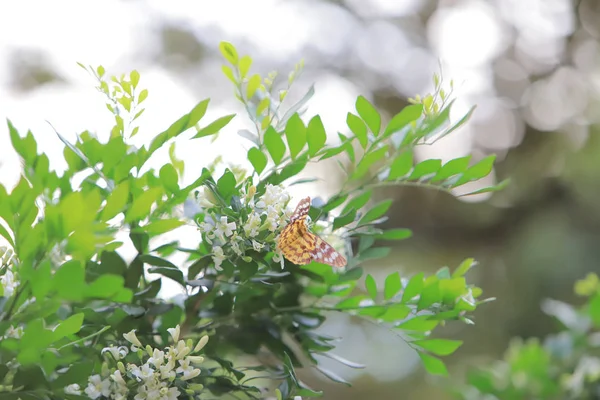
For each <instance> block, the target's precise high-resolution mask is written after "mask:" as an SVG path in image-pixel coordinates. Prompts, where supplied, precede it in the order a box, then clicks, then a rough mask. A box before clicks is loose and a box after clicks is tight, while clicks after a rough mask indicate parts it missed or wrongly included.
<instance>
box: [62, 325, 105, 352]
mask: <svg viewBox="0 0 600 400" xmlns="http://www.w3.org/2000/svg"><path fill="white" fill-rule="evenodd" d="M110 328H111V326H110V325H107V326H105V327H104V328H102V329H100V330H99V331H98V332H95V333H92V334H91V335H88V336H86V337H84V338H81V339H78V340H75V341H74V342H71V343H67V344H65V345H64V346H61V347H59V348H58V350H59V351H60V350H62V349H64V348H65V347H69V346H72V345H74V344H77V343H81V342H84V341H86V340H88V339H91V338H93V337H95V336H98V335H101V334H102V333H104V332H106V331H107V330H109V329H110Z"/></svg>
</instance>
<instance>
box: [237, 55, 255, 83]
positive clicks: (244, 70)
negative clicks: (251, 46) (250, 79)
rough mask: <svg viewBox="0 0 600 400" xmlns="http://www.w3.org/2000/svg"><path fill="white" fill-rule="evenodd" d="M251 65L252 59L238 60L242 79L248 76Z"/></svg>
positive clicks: (245, 57)
mask: <svg viewBox="0 0 600 400" xmlns="http://www.w3.org/2000/svg"><path fill="white" fill-rule="evenodd" d="M251 65H252V58H250V56H243V57H242V58H240V65H239V67H240V75H241V76H242V79H243V78H245V77H246V75H248V71H250V66H251Z"/></svg>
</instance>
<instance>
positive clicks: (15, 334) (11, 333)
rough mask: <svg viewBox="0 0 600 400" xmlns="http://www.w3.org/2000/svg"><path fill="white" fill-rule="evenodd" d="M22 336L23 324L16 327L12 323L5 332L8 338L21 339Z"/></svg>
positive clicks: (5, 336)
mask: <svg viewBox="0 0 600 400" xmlns="http://www.w3.org/2000/svg"><path fill="white" fill-rule="evenodd" d="M21 336H23V327H22V326H17V327H16V328H15V327H13V326H12V325H11V326H9V327H8V329H7V330H6V333H5V334H4V338H6V339H8V338H15V339H20V338H21Z"/></svg>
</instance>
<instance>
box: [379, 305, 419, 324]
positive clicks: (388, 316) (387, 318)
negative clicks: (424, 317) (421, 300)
mask: <svg viewBox="0 0 600 400" xmlns="http://www.w3.org/2000/svg"><path fill="white" fill-rule="evenodd" d="M411 311H412V310H411V308H410V307H409V306H407V305H404V304H398V303H394V304H391V305H389V306H387V307H386V309H385V313H383V315H381V316H380V317H379V319H381V320H382V321H383V322H397V321H401V320H403V319H404V318H406V317H408V314H410V312H411Z"/></svg>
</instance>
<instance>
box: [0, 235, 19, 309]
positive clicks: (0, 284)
mask: <svg viewBox="0 0 600 400" xmlns="http://www.w3.org/2000/svg"><path fill="white" fill-rule="evenodd" d="M13 255H14V253H13V251H12V249H9V248H7V247H5V246H0V273H3V274H2V275H0V296H4V297H10V296H12V294H13V293H14V292H15V289H16V288H17V286H18V285H19V282H18V280H17V279H16V277H15V274H14V273H13V271H12V270H11V268H10V267H11V266H12V261H13Z"/></svg>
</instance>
